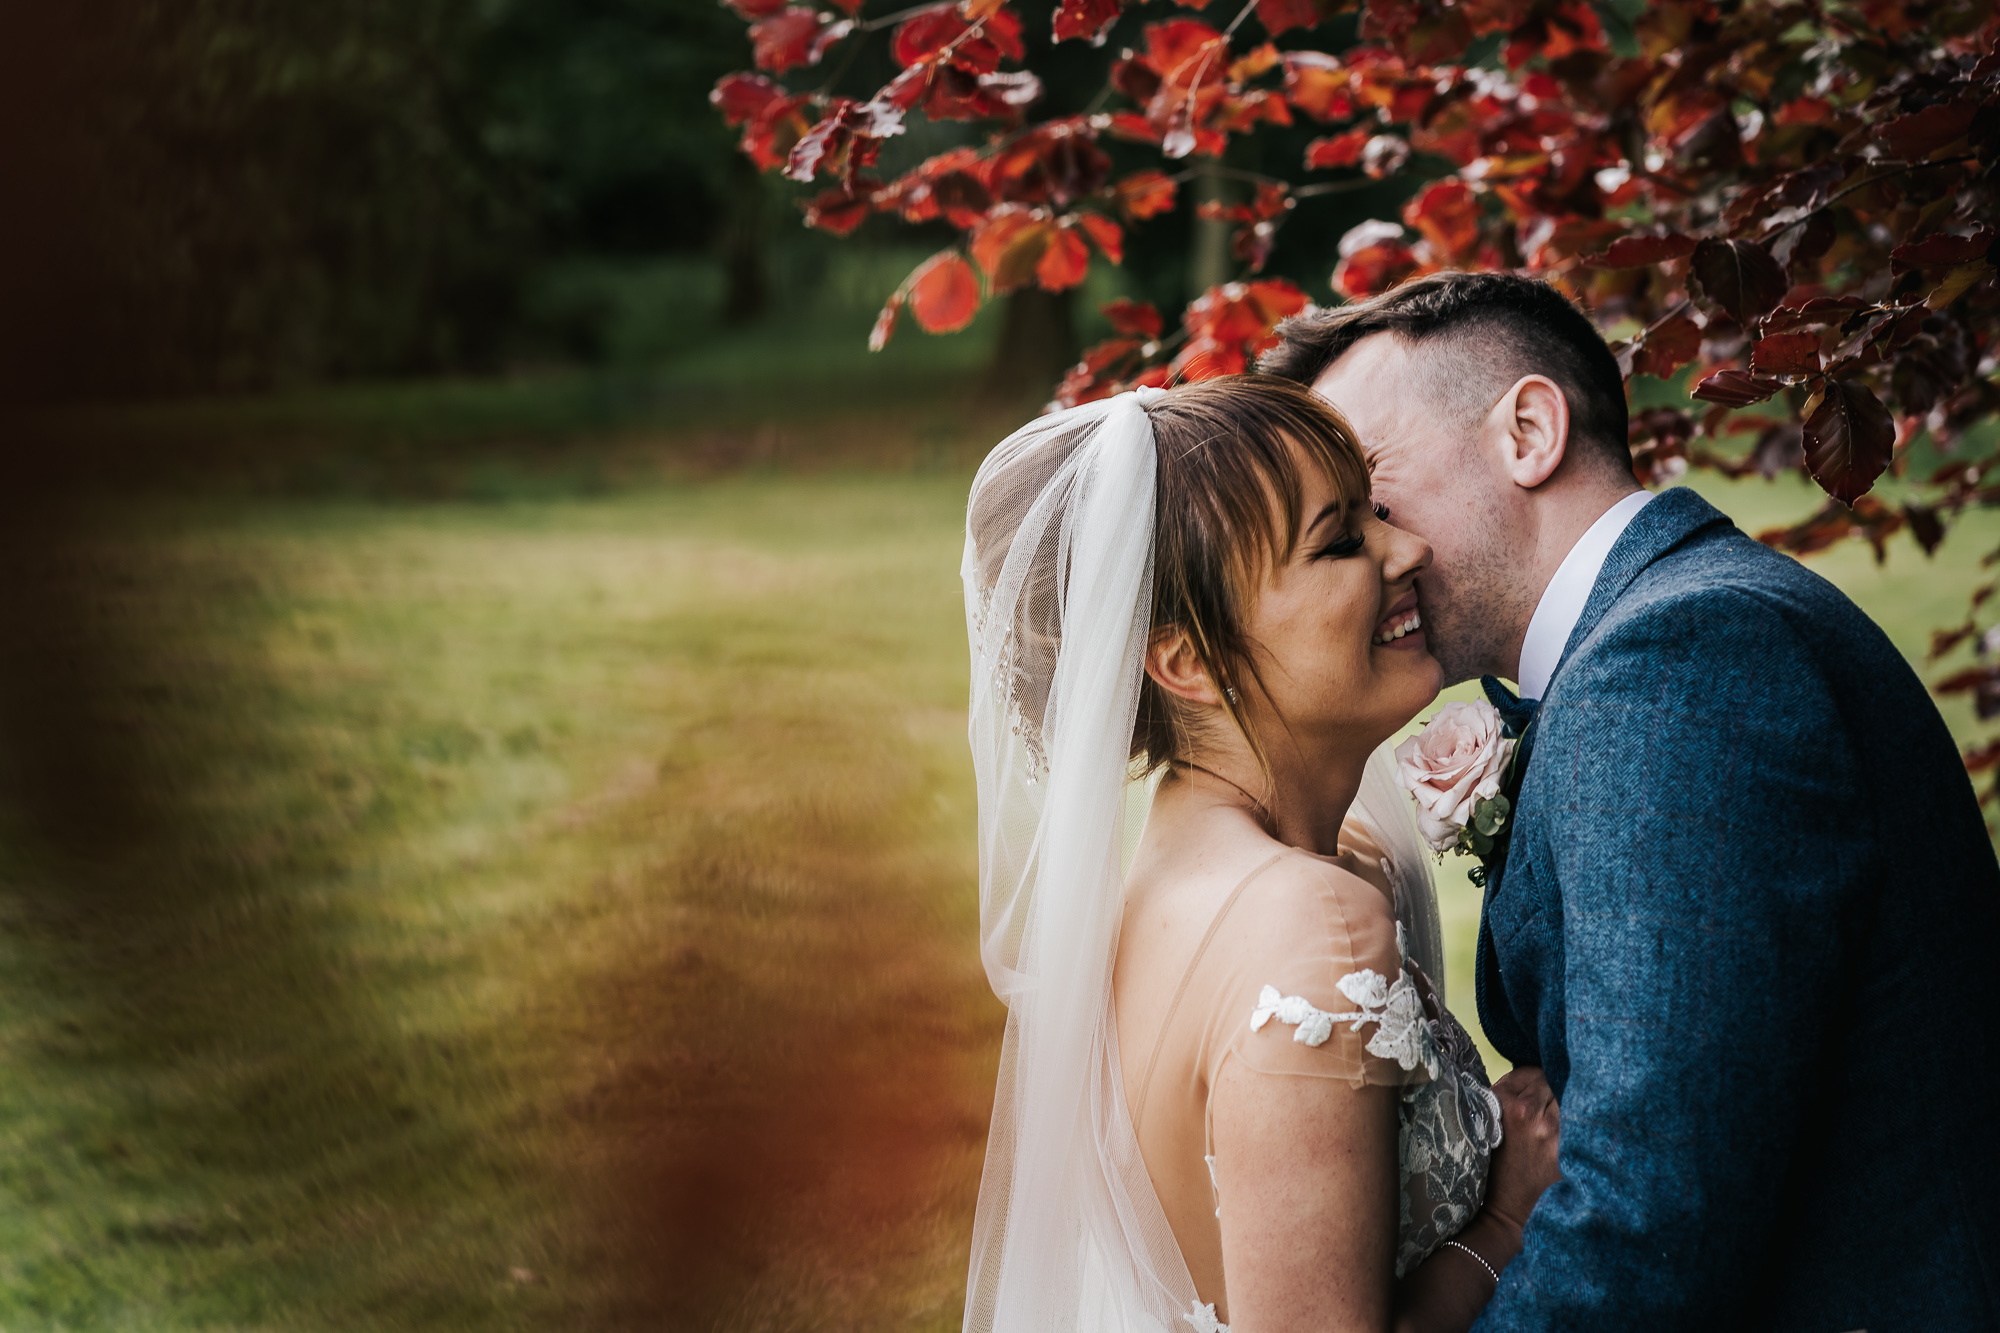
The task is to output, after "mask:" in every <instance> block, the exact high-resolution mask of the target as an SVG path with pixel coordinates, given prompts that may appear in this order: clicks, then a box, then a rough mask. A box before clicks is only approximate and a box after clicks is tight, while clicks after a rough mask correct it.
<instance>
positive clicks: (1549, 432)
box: [1488, 375, 1569, 490]
mask: <svg viewBox="0 0 2000 1333" xmlns="http://www.w3.org/2000/svg"><path fill="white" fill-rule="evenodd" d="M1488 420H1489V424H1490V426H1491V427H1492V428H1493V429H1495V430H1497V431H1499V432H1500V434H1501V436H1502V437H1503V439H1502V443H1503V446H1504V459H1505V463H1506V467H1507V473H1508V475H1509V476H1510V477H1512V478H1513V480H1514V484H1515V485H1516V486H1519V487H1521V488H1522V489H1523V490H1533V489H1534V488H1535V487H1537V486H1539V485H1541V484H1542V483H1543V482H1545V481H1547V480H1548V479H1549V478H1550V477H1552V476H1554V475H1555V471H1556V469H1557V468H1558V467H1560V466H1561V465H1562V461H1563V453H1564V450H1565V449H1567V448H1568V446H1569V399H1567V398H1565V397H1564V396H1563V391H1562V390H1561V389H1560V388H1559V387H1557V385H1556V382H1555V381H1554V380H1552V379H1550V378H1549V377H1548V376H1546V375H1523V376H1522V377H1521V378H1520V379H1519V380H1517V381H1515V383H1514V387H1513V388H1511V389H1509V390H1507V392H1506V393H1505V394H1503V395H1501V398H1500V401H1499V402H1498V403H1495V404H1494V405H1493V415H1492V416H1491V417H1490V418H1489V419H1488Z"/></svg>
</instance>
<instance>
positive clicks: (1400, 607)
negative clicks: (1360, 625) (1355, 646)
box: [1369, 593, 1424, 648]
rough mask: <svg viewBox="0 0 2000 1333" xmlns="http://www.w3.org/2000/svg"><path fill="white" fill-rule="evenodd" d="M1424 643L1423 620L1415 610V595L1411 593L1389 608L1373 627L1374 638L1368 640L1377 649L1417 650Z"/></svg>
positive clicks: (1420, 614)
mask: <svg viewBox="0 0 2000 1333" xmlns="http://www.w3.org/2000/svg"><path fill="white" fill-rule="evenodd" d="M1423 641H1424V618H1423V615H1422V613H1421V612H1419V611H1418V610H1417V595H1416V594H1415V593H1411V594H1409V595H1408V596H1406V597H1404V598H1403V599H1402V600H1401V601H1399V602H1397V603H1396V605H1395V606H1394V607H1392V608H1390V611H1389V614H1388V615H1386V616H1384V617H1382V623H1380V624H1379V625H1377V626H1376V627H1375V634H1374V637H1373V638H1371V639H1370V640H1369V642H1370V643H1372V644H1373V645H1374V646H1375V647H1377V648H1384V647H1393V648H1417V647H1421V646H1422V645H1423Z"/></svg>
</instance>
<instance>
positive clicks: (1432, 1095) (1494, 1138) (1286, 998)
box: [1187, 922, 1500, 1333]
mask: <svg viewBox="0 0 2000 1333" xmlns="http://www.w3.org/2000/svg"><path fill="white" fill-rule="evenodd" d="M1396 947H1397V951H1398V953H1399V954H1404V955H1405V956H1404V957H1403V960H1402V967H1401V969H1400V970H1399V971H1398V973H1397V975H1396V979H1395V980H1394V981H1390V980H1389V979H1388V978H1386V977H1384V976H1383V975H1382V974H1381V973H1380V972H1377V971H1375V970H1373V969H1372V968H1362V969H1360V970H1358V971H1354V972H1350V973H1348V974H1347V975H1346V976H1344V977H1342V978H1341V979H1340V980H1339V981H1338V982H1336V983H1335V985H1336V986H1338V988H1339V990H1340V993H1341V994H1342V995H1345V996H1346V997H1347V998H1348V999H1349V1000H1350V1001H1352V1002H1353V1003H1354V1004H1355V1005H1357V1006H1358V1007H1359V1010H1358V1012H1354V1013H1345V1014H1334V1013H1328V1012H1327V1011H1326V1010H1324V1009H1319V1008H1316V1007H1315V1006H1314V1005H1313V1004H1312V1002H1311V1001H1309V1000H1307V999H1306V998H1305V997H1304V996H1301V995H1280V994H1279V993H1278V989H1277V987H1275V986H1266V987H1264V989H1263V990H1262V992H1260V993H1259V995H1258V996H1257V1007H1256V1008H1255V1009H1253V1010H1252V1011H1251V1013H1250V1027H1251V1030H1252V1031H1257V1030H1260V1029H1261V1028H1263V1026H1264V1025H1265V1024H1266V1023H1268V1022H1270V1021H1271V1020H1272V1019H1273V1018H1275V1019H1277V1020H1278V1021H1279V1022H1280V1023H1285V1024H1289V1025H1291V1026H1294V1027H1296V1028H1297V1029H1298V1031H1296V1032H1294V1033H1293V1034H1292V1040H1293V1041H1299V1042H1304V1043H1305V1044H1306V1045H1308V1046H1319V1045H1321V1044H1323V1043H1324V1042H1325V1041H1326V1040H1327V1038H1329V1037H1331V1036H1332V1035H1333V1025H1334V1024H1335V1023H1350V1024H1351V1025H1352V1030H1353V1031H1355V1032H1359V1031H1360V1030H1361V1028H1362V1026H1363V1025H1364V1024H1367V1023H1373V1024H1375V1034H1374V1035H1373V1036H1372V1037H1370V1038H1369V1039H1368V1052H1369V1054H1371V1055H1375V1056H1379V1057H1381V1058H1382V1059H1384V1060H1394V1061H1395V1062H1396V1063H1397V1064H1398V1065H1400V1066H1401V1067H1402V1068H1404V1069H1406V1070H1407V1069H1415V1068H1416V1067H1417V1066H1418V1065H1419V1064H1421V1065H1422V1066H1423V1067H1424V1070H1425V1072H1426V1073H1428V1074H1429V1075H1430V1079H1429V1081H1428V1082H1424V1083H1419V1084H1416V1085H1414V1086H1412V1087H1409V1088H1406V1089H1405V1090H1404V1092H1403V1099H1402V1102H1401V1104H1400V1105H1399V1107H1398V1108H1397V1121H1398V1128H1399V1133H1398V1144H1397V1148H1398V1155H1399V1157H1400V1159H1401V1165H1402V1181H1403V1188H1402V1192H1401V1204H1400V1210H1399V1211H1400V1217H1399V1218H1398V1226H1397V1242H1396V1276H1397V1277H1402V1276H1403V1275H1404V1274H1406V1273H1408V1272H1409V1271H1410V1270H1411V1269H1412V1268H1415V1267H1416V1266H1417V1265H1418V1264H1420V1263H1422V1262H1423V1261H1424V1260H1425V1259H1427V1258H1429V1257H1430V1255H1431V1253H1432V1252H1433V1251H1435V1250H1436V1249H1437V1248H1438V1247H1439V1246H1441V1245H1443V1244H1444V1243H1445V1242H1446V1241H1447V1240H1449V1239H1451V1238H1452V1237H1453V1236H1455V1235H1457V1234H1458V1233H1459V1232H1460V1231H1461V1230H1463V1229H1464V1227H1465V1224H1466V1223H1468V1222H1470V1221H1471V1220H1472V1215H1473V1214H1474V1213H1476V1212H1478V1211H1479V1207H1480V1205H1481V1204H1483V1203H1484V1202H1485V1201H1486V1170H1487V1166H1488V1164H1489V1162H1490V1161H1491V1159H1492V1155H1493V1150H1494V1149H1495V1148H1497V1147H1499V1146H1500V1102H1499V1099H1498V1098H1496V1097H1495V1096H1494V1095H1493V1090H1492V1088H1491V1087H1490V1086H1489V1085H1488V1083H1487V1079H1486V1066H1485V1063H1484V1062H1483V1061H1481V1060H1480V1058H1479V1049H1478V1047H1476V1046H1474V1045H1473V1043H1472V1037H1471V1036H1470V1034H1468V1033H1467V1032H1466V1030H1465V1029H1464V1027H1462V1026H1461V1025H1460V1024H1459V1022H1458V1020H1457V1019H1455V1018H1453V1017H1452V1016H1451V1014H1450V1013H1449V1012H1446V1011H1445V1010H1443V1009H1442V1008H1437V1007H1436V1006H1435V1005H1432V1006H1429V1007H1427V1006H1426V1005H1425V1003H1424V990H1423V989H1420V988H1419V986H1418V985H1417V981H1416V977H1417V973H1416V969H1415V968H1414V967H1413V966H1412V965H1411V964H1410V962H1409V961H1408V958H1407V954H1406V944H1405V936H1404V932H1403V926H1402V923H1401V922H1398V923H1397V925H1396ZM1427 985H1428V983H1426V987H1427ZM1199 1314H1200V1308H1199V1307H1197V1310H1196V1314H1195V1315H1189V1316H1187V1318H1188V1320H1189V1322H1191V1323H1194V1324H1195V1327H1196V1328H1197V1329H1200V1330H1202V1333H1210V1326H1209V1325H1207V1324H1203V1323H1201V1322H1199V1320H1198V1318H1197V1315H1199ZM1208 1317H1209V1318H1210V1319H1211V1320H1212V1319H1213V1318H1214V1312H1213V1310H1212V1309H1211V1310H1210V1312H1209V1315H1208ZM1217 1327H1221V1326H1217Z"/></svg>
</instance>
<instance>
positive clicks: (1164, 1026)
mask: <svg viewBox="0 0 2000 1333" xmlns="http://www.w3.org/2000/svg"><path fill="white" fill-rule="evenodd" d="M1287 850H1289V849H1283V848H1281V849H1280V850H1278V851H1275V852H1273V853H1271V855H1270V856H1269V857H1267V858H1265V860H1264V861H1263V862H1262V863H1260V864H1259V865H1258V866H1257V868H1256V869H1254V870H1252V871H1251V872H1250V873H1249V874H1247V875H1245V876H1244V877H1243V878H1242V879H1240V880H1238V881H1237V882H1236V887H1235V888H1233V889H1231V890H1230V891H1229V896H1228V897H1227V898H1225V899H1223V900H1222V906H1221V907H1220V908H1218V909H1217V910H1216V913H1215V916H1214V918H1213V919H1212V920H1211V921H1210V922H1209V923H1208V931H1207V933H1206V934H1204V935H1203V936H1202V937H1201V943H1200V944H1198V945H1196V946H1195V950H1194V956H1193V957H1191V958H1189V959H1188V965H1187V970H1186V971H1184V972H1182V973H1181V984H1180V985H1178V986H1176V987H1175V988H1174V998H1173V1000H1172V1001H1170V1002H1169V1003H1168V1005H1167V1012H1166V1015H1165V1017H1164V1018H1162V1019H1161V1020H1160V1030H1159V1032H1157V1033H1156V1034H1154V1037H1153V1053H1152V1054H1151V1055H1149V1056H1147V1057H1146V1072H1145V1075H1144V1076H1143V1077H1141V1078H1140V1080H1139V1100H1138V1101H1137V1102H1135V1103H1134V1104H1133V1106H1132V1133H1133V1135H1134V1136H1137V1134H1138V1133H1139V1126H1140V1124H1141V1123H1142V1122H1143V1121H1144V1119H1145V1115H1146V1103H1147V1101H1148V1100H1150V1099H1151V1097H1152V1093H1153V1067H1154V1066H1155V1065H1157V1064H1158V1063H1159V1061H1160V1052H1161V1051H1162V1050H1163V1049H1164V1048H1165V1047H1166V1044H1167V1033H1169V1032H1171V1031H1172V1030H1173V1026H1174V1013H1175V1011H1176V1010H1178V1009H1179V1008H1180V1007H1181V997H1182V996H1184V995H1186V994H1187V988H1188V982H1190V981H1192V980H1193V979H1194V970H1195V968H1197V967H1199V966H1200V965H1201V960H1202V956H1203V955H1204V954H1206V953H1207V952H1208V946H1209V944H1210V942H1211V941H1213V940H1214V939H1215V932H1216V931H1218V930H1220V929H1221V928H1222V922H1223V918H1225V917H1227V916H1228V915H1229V909H1230V908H1232V907H1234V906H1236V900H1237V899H1238V898H1240V897H1242V896H1243V890H1245V889H1247V888H1249V887H1250V882H1251V881H1252V880H1254V879H1256V878H1257V876H1259V875H1261V874H1263V873H1264V872H1265V871H1266V870H1269V869H1270V868H1271V867H1272V866H1273V865H1276V864H1277V863H1278V862H1279V861H1280V860H1282V859H1283V858H1284V856H1285V852H1286V851H1287Z"/></svg>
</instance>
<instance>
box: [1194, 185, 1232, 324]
mask: <svg viewBox="0 0 2000 1333" xmlns="http://www.w3.org/2000/svg"><path fill="white" fill-rule="evenodd" d="M1215 167H1216V163H1215V161H1214V159H1213V158H1204V159H1203V160H1202V162H1201V164H1200V166H1199V167H1197V168H1196V170H1197V172H1198V173H1199V174H1197V175H1196V176H1195V178H1194V199H1195V206H1196V209H1197V216H1196V217H1195V223H1194V237H1193V242H1192V244H1190V245H1189V247H1188V284H1189V286H1191V287H1192V288H1193V289H1194V290H1193V291H1191V292H1190V293H1189V296H1190V298H1192V297H1196V296H1200V295H1201V294H1202V293H1203V292H1205V291H1207V290H1208V289H1209V288H1211V287H1214V286H1218V285H1219V284H1221V283H1225V282H1228V281H1229V279H1230V278H1231V277H1233V276H1234V275H1235V269H1236V261H1235V258H1234V256H1232V255H1231V254H1230V253H1229V234H1230V229H1231V227H1232V226H1233V224H1232V223H1230V222H1229V221H1227V220H1226V219H1223V218H1204V217H1201V216H1199V208H1200V206H1201V205H1202V204H1233V203H1235V202H1236V199H1235V197H1234V195H1235V192H1234V191H1232V190H1231V189H1230V188H1229V182H1228V180H1226V179H1225V178H1224V177H1223V175H1222V173H1220V172H1219V171H1217V170H1216V169H1215Z"/></svg>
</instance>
